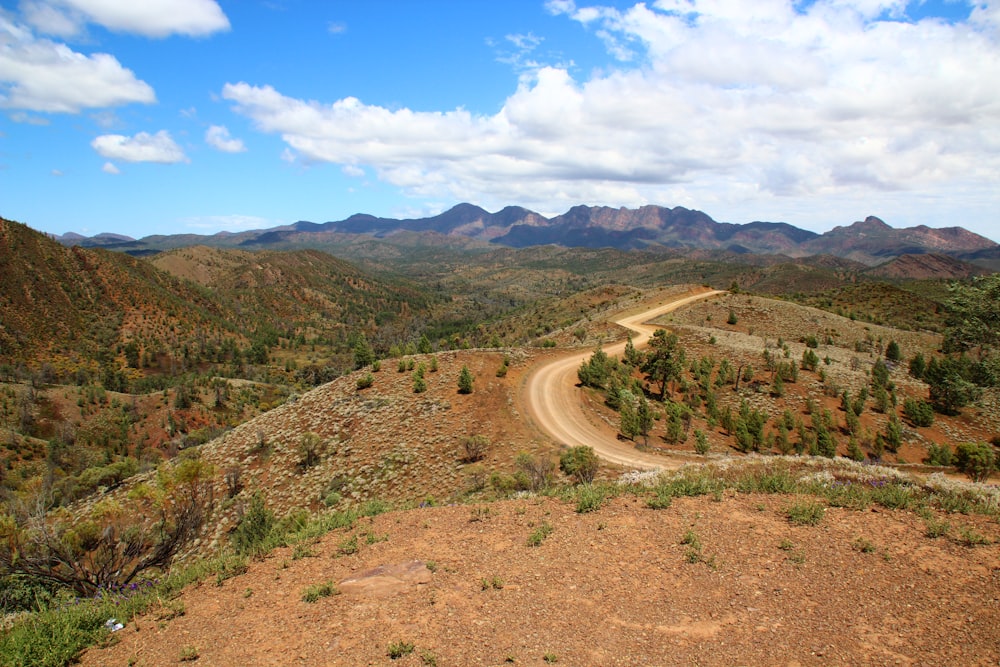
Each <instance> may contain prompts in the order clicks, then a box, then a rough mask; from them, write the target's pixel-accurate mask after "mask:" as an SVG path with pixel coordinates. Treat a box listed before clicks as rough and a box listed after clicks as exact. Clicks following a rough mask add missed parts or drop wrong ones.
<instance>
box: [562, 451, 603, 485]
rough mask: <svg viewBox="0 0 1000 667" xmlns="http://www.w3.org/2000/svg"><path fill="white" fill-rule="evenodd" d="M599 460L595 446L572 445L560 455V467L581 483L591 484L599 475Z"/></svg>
mask: <svg viewBox="0 0 1000 667" xmlns="http://www.w3.org/2000/svg"><path fill="white" fill-rule="evenodd" d="M598 467H599V462H598V459H597V454H595V453H594V449H593V447H587V446H580V447H570V448H569V449H567V450H566V451H564V452H563V453H562V455H561V456H560V457H559V469H560V470H562V471H563V472H564V473H565V474H567V475H569V476H570V477H572V478H573V479H575V480H576V481H577V483H579V484H590V483H591V482H593V481H594V477H595V476H596V475H597V469H598Z"/></svg>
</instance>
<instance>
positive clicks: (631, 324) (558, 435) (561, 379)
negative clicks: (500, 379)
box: [523, 289, 722, 469]
mask: <svg viewBox="0 0 1000 667" xmlns="http://www.w3.org/2000/svg"><path fill="white" fill-rule="evenodd" d="M721 293H722V291H720V290H709V289H705V290H704V291H696V292H691V293H689V294H688V295H686V296H682V297H678V298H676V299H672V300H671V301H669V302H667V303H664V304H661V305H659V306H656V307H655V308H651V309H649V310H646V311H643V312H641V313H638V314H635V315H629V316H626V317H623V318H621V319H618V320H615V324H620V325H621V326H623V327H625V328H627V329H630V330H631V331H633V332H634V334H633V336H632V344H633V345H635V346H636V347H641V346H643V345H645V344H646V342H647V341H648V340H649V339H650V337H651V336H652V335H653V332H654V331H656V330H657V329H658V328H661V327H656V326H653V325H649V324H646V322H648V321H649V320H651V319H653V318H656V317H659V316H660V315H663V314H664V313H669V312H670V311H672V310H676V309H677V308H680V307H681V306H685V305H687V304H689V303H692V302H694V301H698V300H699V299H705V298H707V297H710V296H714V295H716V294H721ZM624 350H625V342H621V343H616V344H614V345H611V346H608V347H605V348H604V351H605V352H607V353H608V355H609V356H614V355H620V354H622V352H623V351H624ZM591 354H593V350H589V351H587V352H576V353H573V354H572V355H569V356H566V357H560V358H557V359H553V360H552V361H549V362H546V363H544V364H542V365H540V366H538V367H537V368H536V369H534V370H533V371H531V373H530V374H529V375H528V378H527V380H526V382H525V385H524V395H523V396H524V398H523V400H524V403H525V406H526V407H527V410H528V413H529V414H530V415H531V418H532V419H533V420H534V423H535V425H536V426H537V427H538V428H540V429H541V430H542V431H544V432H545V433H547V434H548V435H549V436H550V437H551V438H552V439H553V440H555V441H556V442H558V443H560V444H563V445H566V446H567V447H578V446H581V445H588V446H590V447H593V448H594V452H596V454H597V455H598V456H599V457H601V458H602V459H604V460H606V461H609V462H611V463H615V464H618V465H622V466H626V467H630V468H645V469H653V468H670V467H679V465H680V464H681V462H680V461H676V460H671V459H668V458H666V457H663V456H659V455H657V454H652V453H648V452H641V451H639V450H637V449H636V448H635V446H634V445H632V444H631V443H628V442H622V441H620V440H618V437H617V433H616V432H613V431H612V429H610V428H609V427H608V425H607V424H602V423H600V422H596V421H594V419H593V417H592V416H591V415H588V414H587V412H586V411H585V410H584V408H583V405H582V404H581V401H580V390H579V389H578V388H577V382H578V379H577V374H576V372H577V369H578V368H580V364H581V363H583V362H584V361H585V360H587V359H589V358H590V355H591Z"/></svg>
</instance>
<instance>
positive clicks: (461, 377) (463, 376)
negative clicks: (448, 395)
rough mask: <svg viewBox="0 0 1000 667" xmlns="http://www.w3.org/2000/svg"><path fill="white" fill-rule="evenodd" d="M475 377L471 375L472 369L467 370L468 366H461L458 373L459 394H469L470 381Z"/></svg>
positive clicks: (470, 388)
mask: <svg viewBox="0 0 1000 667" xmlns="http://www.w3.org/2000/svg"><path fill="white" fill-rule="evenodd" d="M474 381H475V378H474V377H473V375H472V371H470V370H469V367H468V366H462V370H461V371H459V373H458V393H460V394H471V393H472V383H473V382H474Z"/></svg>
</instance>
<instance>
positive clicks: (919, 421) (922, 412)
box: [903, 398, 934, 427]
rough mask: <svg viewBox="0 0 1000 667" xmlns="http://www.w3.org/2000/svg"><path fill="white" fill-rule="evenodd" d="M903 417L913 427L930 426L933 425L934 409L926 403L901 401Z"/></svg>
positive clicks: (911, 399) (910, 400)
mask: <svg viewBox="0 0 1000 667" xmlns="http://www.w3.org/2000/svg"><path fill="white" fill-rule="evenodd" d="M903 416H904V417H906V419H907V420H909V422H910V423H911V424H913V425H914V426H925V427H926V426H931V425H932V424H934V408H932V407H931V404H930V403H928V402H927V401H921V400H920V399H916V398H907V399H906V400H905V401H903Z"/></svg>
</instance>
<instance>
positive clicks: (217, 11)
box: [21, 0, 230, 37]
mask: <svg viewBox="0 0 1000 667" xmlns="http://www.w3.org/2000/svg"><path fill="white" fill-rule="evenodd" d="M21 11H22V13H23V15H24V17H25V20H27V21H28V22H29V23H30V24H31V25H32V26H34V27H35V28H36V29H37V30H39V31H41V32H43V33H46V34H49V35H57V36H60V37H68V36H71V35H74V34H77V33H79V32H80V31H82V29H83V26H84V25H85V24H87V23H95V24H97V25H101V26H104V27H105V28H108V29H109V30H113V31H116V32H128V33H134V34H138V35H144V36H146V37H167V36H169V35H174V34H178V35H187V36H190V37H202V36H205V35H210V34H212V33H215V32H219V31H224V30H228V29H229V27H230V26H229V19H228V18H226V15H225V13H224V12H223V11H222V8H221V7H219V5H218V3H217V2H215V0H142V1H141V2H135V1H134V0H26V1H25V2H22V3H21Z"/></svg>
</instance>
